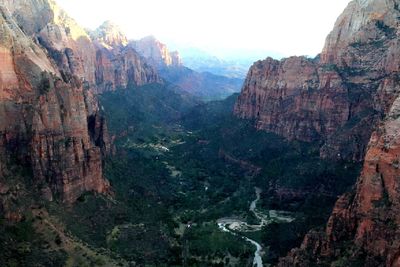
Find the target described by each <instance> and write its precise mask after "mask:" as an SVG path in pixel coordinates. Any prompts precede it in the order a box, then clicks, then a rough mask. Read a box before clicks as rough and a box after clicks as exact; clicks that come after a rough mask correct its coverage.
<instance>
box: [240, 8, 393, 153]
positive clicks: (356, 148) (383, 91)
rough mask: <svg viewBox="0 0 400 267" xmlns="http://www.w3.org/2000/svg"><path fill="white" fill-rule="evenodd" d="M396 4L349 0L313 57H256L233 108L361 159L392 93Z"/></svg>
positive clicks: (262, 125) (259, 123)
mask: <svg viewBox="0 0 400 267" xmlns="http://www.w3.org/2000/svg"><path fill="white" fill-rule="evenodd" d="M372 3H373V4H372ZM394 5H395V2H393V1H353V2H351V3H350V4H349V6H348V8H347V9H346V11H345V12H344V13H343V15H342V16H341V17H340V18H339V19H338V21H337V23H336V26H335V28H334V30H333V31H332V33H331V34H330V35H329V36H328V38H327V41H326V45H325V48H324V50H323V52H322V54H321V55H320V56H319V57H317V58H315V59H308V58H304V57H291V58H287V59H283V60H281V61H276V60H273V59H266V60H264V61H259V62H256V63H255V64H254V65H253V66H252V67H251V69H250V71H249V73H248V76H247V78H246V81H245V84H244V86H243V89H242V93H241V95H240V96H239V99H238V101H237V104H236V106H235V114H236V115H237V116H239V117H241V118H247V119H254V120H255V121H256V127H257V128H258V129H263V130H267V131H271V132H274V133H277V134H280V135H282V136H285V137H286V138H288V139H297V140H302V141H317V140H318V141H322V144H323V145H322V147H321V155H322V156H324V157H331V158H336V157H339V158H346V159H354V160H362V159H363V156H364V155H365V149H366V145H367V143H368V140H369V137H370V135H371V132H372V129H373V126H374V125H375V124H376V122H377V120H378V118H379V117H381V116H382V115H383V114H384V113H385V108H386V107H387V105H388V104H390V102H391V101H393V99H392V96H391V95H392V93H391V92H388V90H389V91H390V90H391V89H392V85H391V84H393V82H394V80H395V77H391V76H393V75H395V74H394V73H395V72H396V71H397V69H398V61H399V59H398V57H396V56H395V55H396V54H397V55H398V53H397V52H398V45H397V17H396V13H397V10H396V9H395V8H394V7H393V6H394Z"/></svg>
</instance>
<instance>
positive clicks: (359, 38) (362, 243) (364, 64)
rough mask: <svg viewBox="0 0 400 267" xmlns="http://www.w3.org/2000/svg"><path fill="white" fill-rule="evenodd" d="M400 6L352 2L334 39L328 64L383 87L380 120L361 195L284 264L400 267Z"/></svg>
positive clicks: (376, 100)
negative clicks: (357, 73)
mask: <svg viewBox="0 0 400 267" xmlns="http://www.w3.org/2000/svg"><path fill="white" fill-rule="evenodd" d="M399 4H400V2H398V1H386V0H367V1H361V0H358V1H352V2H351V3H350V4H349V6H348V7H347V9H346V10H345V11H344V13H343V14H342V15H341V16H340V17H339V19H338V21H337V23H336V26H335V29H334V30H333V31H332V32H331V34H330V35H329V36H328V38H327V43H326V45H325V48H324V51H323V53H322V54H321V62H322V63H323V64H336V65H337V66H339V68H344V67H346V66H347V68H350V67H351V68H350V69H349V70H348V71H350V72H354V71H357V72H359V71H361V70H362V71H363V72H362V73H360V74H359V75H357V76H358V77H359V80H361V81H364V82H363V83H364V84H367V82H368V84H370V83H371V82H373V81H379V85H378V88H377V90H376V91H374V92H373V94H372V95H371V96H369V97H371V98H372V99H373V107H374V109H375V110H376V111H378V112H379V113H380V114H381V117H380V119H379V122H378V123H377V124H375V125H374V127H373V129H374V130H373V133H372V134H371V136H370V139H369V143H368V146H367V152H366V155H365V158H364V165H363V169H362V172H361V175H360V177H359V179H358V181H357V184H356V186H355V190H354V192H353V193H348V194H346V195H344V196H342V197H340V198H339V200H338V201H337V203H336V205H335V207H334V210H333V212H332V214H331V217H330V219H329V221H328V224H327V226H326V229H325V231H323V232H315V231H314V232H311V233H309V234H308V235H307V236H306V238H305V239H304V241H303V244H302V246H301V248H299V249H295V250H292V251H291V253H290V254H289V255H288V256H287V257H285V258H283V259H281V261H280V263H279V266H311V265H315V264H318V265H323V266H387V267H391V266H400V253H399V251H400V234H399V230H398V229H399V227H398V226H399V225H400V216H399V210H400V202H399V199H400V195H399V192H400V190H399V188H400V183H399V180H398V177H399V176H400V171H399V169H400V167H399V160H400V158H399V155H400V146H399V145H400V135H399V132H400V120H399V118H400V94H399V92H400V79H399V77H400V76H399V74H400V72H399V71H400V69H399V68H400V64H399V54H400V53H399V52H400V50H399V49H400V44H399V40H400V38H399V34H398V25H399V22H400V20H399V17H400V16H399V15H400V9H399ZM352 81H353V83H354V79H353V80H352ZM358 84H360V83H358ZM364 86H365V85H363V87H362V88H364Z"/></svg>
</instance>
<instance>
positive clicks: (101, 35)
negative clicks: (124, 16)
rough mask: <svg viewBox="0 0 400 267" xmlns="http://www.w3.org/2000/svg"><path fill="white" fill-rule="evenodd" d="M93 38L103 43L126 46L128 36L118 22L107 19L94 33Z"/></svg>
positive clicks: (111, 45) (109, 45)
mask: <svg viewBox="0 0 400 267" xmlns="http://www.w3.org/2000/svg"><path fill="white" fill-rule="evenodd" d="M92 38H93V39H95V40H96V41H98V42H100V43H101V44H103V45H105V46H108V47H113V46H126V45H127V44H128V38H127V37H126V35H125V33H124V32H123V31H122V30H121V28H120V27H119V25H117V24H116V23H114V22H112V21H110V20H106V21H104V22H103V24H101V25H100V26H99V27H98V28H97V29H96V30H95V31H94V32H93V33H92Z"/></svg>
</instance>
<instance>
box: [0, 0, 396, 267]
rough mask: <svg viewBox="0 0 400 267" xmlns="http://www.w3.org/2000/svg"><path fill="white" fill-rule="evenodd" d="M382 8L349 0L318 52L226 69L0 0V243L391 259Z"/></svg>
mask: <svg viewBox="0 0 400 267" xmlns="http://www.w3.org/2000/svg"><path fill="white" fill-rule="evenodd" d="M399 5H400V2H399V1H398V0H353V1H351V2H350V3H349V4H348V6H347V8H346V9H345V10H344V12H343V13H342V14H341V15H340V16H339V18H338V19H337V21H336V24H335V26H334V28H333V30H332V31H331V33H330V34H329V35H328V36H327V38H326V42H325V46H324V48H323V50H322V52H321V53H320V54H319V55H318V56H316V57H315V58H309V57H305V56H293V57H289V58H284V59H282V60H276V59H273V58H266V59H264V60H260V61H257V62H255V63H254V64H253V65H252V66H251V68H250V70H249V72H248V74H247V77H246V79H245V80H244V81H243V80H242V79H241V78H234V77H225V76H221V75H217V74H214V73H209V72H199V71H194V70H192V69H190V68H187V67H186V66H185V62H184V61H183V60H182V59H181V57H180V55H179V52H177V51H174V52H170V51H169V49H168V47H167V45H165V44H163V43H162V42H161V41H159V40H157V39H156V38H155V37H153V36H148V37H145V38H143V39H140V40H129V39H128V38H127V37H126V35H125V34H124V33H123V31H122V30H121V29H120V28H119V27H118V26H117V25H116V24H114V23H112V22H110V21H106V22H104V23H103V24H102V25H100V26H99V27H98V28H97V29H96V30H93V31H92V30H86V29H83V28H82V27H81V26H79V25H78V24H77V22H76V21H75V20H74V19H72V18H71V17H69V16H68V14H66V12H65V11H63V10H62V9H61V8H60V7H59V6H58V5H57V4H56V2H55V1H53V0H24V1H23V0H4V1H2V3H0V217H1V219H2V220H0V232H1V233H3V234H4V233H5V235H4V236H8V235H10V236H11V237H10V238H9V239H7V240H6V239H4V240H6V241H4V240H3V239H2V238H3V237H1V238H0V243H1V244H2V245H4V247H5V248H8V247H10V248H12V247H14V246H16V245H15V244H17V245H18V246H17V249H16V251H12V253H16V255H19V256H20V257H21V259H23V260H25V261H24V264H27V262H29V256H27V255H28V254H29V253H25V252H26V251H28V250H26V251H25V250H24V249H23V246H22V245H21V244H26V243H29V242H27V241H26V240H25V239H28V240H29V238H31V239H32V240H33V241H32V244H33V245H32V247H31V248H30V249H32V250H34V248H35V245H34V244H35V243H34V242H36V241H35V240H41V238H48V240H47V241H48V243H47V244H46V245H43V247H39V248H40V249H42V248H43V250H40V251H41V252H40V253H43V254H46V253H47V252H49V251H50V252H51V253H54V255H56V256H57V257H56V258H57V259H60V261H63V262H64V263H66V262H67V261H68V260H67V258H68V257H69V260H71V259H72V260H73V262H74V263H76V264H78V265H79V261H83V262H84V263H86V262H91V263H92V264H96V263H95V262H96V261H104V264H109V265H106V266H114V265H116V264H117V262H118V264H119V265H120V266H144V265H146V264H150V266H160V265H165V264H167V265H170V266H179V265H181V264H183V265H193V266H203V265H204V266H224V265H225V264H226V265H229V266H246V265H249V264H250V265H251V263H252V262H253V260H254V263H256V264H257V266H261V265H262V262H267V263H268V264H273V265H276V266H280V267H289V266H298V267H303V266H304V267H305V266H368V267H372V266H387V267H395V266H400V252H399V251H400V250H399V249H400V248H399V246H400V235H399V231H398V228H399V225H400V217H399V216H398V213H399V210H400V202H399V199H400V195H399V194H400V193H399V192H400V190H399V186H400V185H399V181H398V177H399V175H400V173H399V172H400V171H399V168H400V165H399V164H400V163H399V162H400V161H399V160H400V158H399V155H400V154H399V153H400V148H399V147H400V134H399V131H400V43H399V42H400V38H399V34H400V33H399V25H400V8H399ZM224 64H225V63H224ZM242 84H243V86H242ZM241 86H242V89H241V91H240V88H241ZM239 91H240V92H239ZM235 93H237V94H235ZM228 96H229V97H228ZM227 97H228V98H227ZM211 100H218V101H211ZM359 166H361V170H359V169H358V167H359ZM357 177H358V178H357ZM355 178H357V181H356V182H355V184H354V179H355ZM254 188H256V190H255V192H254ZM254 194H255V197H256V199H255V200H254ZM334 202H336V204H335V205H334V206H333V203H334ZM256 204H257V208H256ZM249 205H250V210H249V208H248V207H249ZM276 210H284V211H285V212H288V213H285V212H284V213H282V214H290V216H289V217H285V216H283V215H282V216H283V217H282V216H280V213H279V214H278V213H277V212H276ZM271 214H272V215H271ZM329 214H330V215H329ZM328 215H329V216H328ZM3 218H4V219H5V220H4V222H3ZM218 223H219V224H218ZM325 224H326V225H325ZM26 225H28V226H29V225H30V226H29V227H32V228H24V227H27V226H26ZM235 225H239V226H240V227H239V228H238V229H234V226H235ZM13 227H16V228H13ZM18 227H21V228H18ZM46 227H47V228H46ZM246 227H247V228H249V229H247V228H246ZM274 227H275V228H274ZM10 229H13V230H10ZM15 229H17V230H18V229H20V231H19V230H18V231H17V230H15ZM21 229H22V230H21ZM26 229H28V230H26ZM48 229H52V230H51V231H50V232H52V234H48V232H49V230H48ZM276 229H278V230H276ZM221 230H222V231H221ZM274 230H275V232H274ZM26 232H32V233H39V234H40V235H41V237H40V238H39V237H35V238H36V239H35V238H34V237H32V236H30V235H28V234H25V233H26ZM54 233H56V235H55V236H53V235H54ZM271 233H276V234H277V236H272V237H271ZM13 235H15V236H13ZM304 235H305V236H304ZM143 236H144V237H143ZM278 236H279V237H278ZM4 238H5V237H4ZM19 238H21V240H22V241H21V240H20V239H19ZM274 238H275V239H274ZM246 240H247V241H249V242H251V244H253V245H256V248H257V251H256V254H255V256H256V259H253V258H254V256H253V255H254V247H252V246H251V244H249V243H248V242H246ZM276 240H278V241H276ZM47 241H46V242H47ZM299 241H300V242H299ZM3 242H4V243H3ZM7 242H8V243H7ZM279 242H281V243H279ZM9 244H11V245H9ZM49 244H50V245H49ZM70 244H74V246H76V247H75V248H71V245H70ZM58 246H61V247H58ZM274 246H275V247H274ZM21 247H22V248H21ZM49 247H50V248H51V249H49V250H48V248H49ZM261 247H262V252H263V253H260V252H261ZM267 247H268V249H267ZM296 247H297V248H296ZM78 248H80V249H78ZM78 250H81V251H82V250H83V251H84V252H82V255H83V256H82V257H83V258H85V256H84V255H85V254H86V255H87V254H90V255H92V256H91V257H92V258H91V259H86V262H85V260H82V258H79V257H81V256H79V257H78V258H79V259H77V258H76V257H77V256H76V254H79V253H78V252H77V251H78ZM59 251H65V254H66V255H68V257H67V258H66V256H65V255H59V254H58V252H59ZM71 251H72V252H71ZM1 253H3V252H0V263H1V260H3V258H2V257H4V258H5V257H6V256H7V257H9V255H5V254H4V255H5V256H4V255H3V254H1ZM7 253H8V250H7ZM10 253H11V252H10ZM24 253H25V254H24ZM40 253H39V255H40ZM12 255H14V254H12ZM21 255H24V256H21ZM46 255H47V254H46ZM52 255H53V254H52ZM54 255H53V256H54ZM79 255H80V254H79ZM93 255H100V256H99V257H100V258H96V257H97V256H93ZM38 258H39V257H38ZM7 260H9V261H8V262H7V264H10V265H5V266H14V265H12V264H13V261H14V260H15V257H14V258H13V257H9V258H8V259H7ZM21 264H22V263H21ZM104 264H103V265H104ZM99 265H101V264H99ZM21 266H23V264H22V265H21ZM46 266H47V265H46Z"/></svg>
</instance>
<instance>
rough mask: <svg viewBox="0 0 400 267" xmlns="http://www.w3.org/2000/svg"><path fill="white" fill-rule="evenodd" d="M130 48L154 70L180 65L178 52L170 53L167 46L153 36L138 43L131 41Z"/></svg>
mask: <svg viewBox="0 0 400 267" xmlns="http://www.w3.org/2000/svg"><path fill="white" fill-rule="evenodd" d="M130 46H131V47H133V48H134V49H135V50H136V51H138V52H139V53H140V54H141V55H142V56H143V57H145V58H146V59H148V60H149V62H150V63H151V64H152V65H153V66H154V67H155V68H158V69H160V68H165V67H170V66H173V67H177V66H181V65H182V60H181V58H180V56H179V52H177V51H174V52H170V51H169V50H168V48H167V46H166V45H165V44H163V43H161V42H160V41H158V40H157V39H156V38H155V37H154V36H147V37H144V38H142V39H140V40H138V41H133V42H131V43H130Z"/></svg>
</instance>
